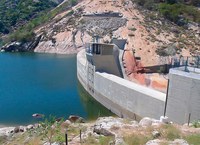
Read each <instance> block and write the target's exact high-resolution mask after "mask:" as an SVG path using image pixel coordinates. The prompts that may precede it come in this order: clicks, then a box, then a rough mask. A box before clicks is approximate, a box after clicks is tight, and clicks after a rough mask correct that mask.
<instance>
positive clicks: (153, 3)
mask: <svg viewBox="0 0 200 145" xmlns="http://www.w3.org/2000/svg"><path fill="white" fill-rule="evenodd" d="M136 3H137V4H138V5H140V6H143V7H144V8H146V9H149V10H153V11H158V12H159V13H160V14H161V15H163V16H164V17H165V18H167V19H168V20H170V21H172V22H174V23H176V24H178V25H184V24H186V23H187V22H189V21H193V22H197V23H200V11H199V10H198V9H197V7H199V6H200V0H191V1H188V2H185V1H184V0H166V1H165V2H162V1H161V0H136Z"/></svg>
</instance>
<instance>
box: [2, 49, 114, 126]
mask: <svg viewBox="0 0 200 145" xmlns="http://www.w3.org/2000/svg"><path fill="white" fill-rule="evenodd" d="M34 113H41V114H44V115H45V116H49V115H53V116H56V117H65V118H66V117H68V116H69V115H79V116H82V117H84V118H86V119H95V118H97V117H98V116H105V115H111V113H110V111H109V110H107V109H106V108H104V107H103V106H102V105H100V104H99V103H98V102H96V101H95V100H94V99H92V98H91V97H90V96H89V95H88V94H87V93H86V92H85V90H84V89H83V88H82V86H81V85H80V84H79V82H78V81H77V76H76V56H75V55H57V54H35V53H0V125H6V126H11V125H19V124H21V125H27V124H30V123H35V122H37V121H38V120H37V119H34V118H33V117H32V114H34Z"/></svg>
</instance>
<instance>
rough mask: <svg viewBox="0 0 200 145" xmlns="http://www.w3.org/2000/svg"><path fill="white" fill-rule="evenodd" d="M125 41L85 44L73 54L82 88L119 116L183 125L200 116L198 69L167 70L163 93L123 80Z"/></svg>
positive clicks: (180, 68) (199, 75) (199, 74)
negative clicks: (167, 74)
mask: <svg viewBox="0 0 200 145" xmlns="http://www.w3.org/2000/svg"><path fill="white" fill-rule="evenodd" d="M124 46H125V43H124V42H123V41H117V40H116V41H112V43H111V44H104V43H98V42H95V43H89V44H87V45H86V49H85V50H82V51H80V52H79V53H78V54H77V77H78V80H79V81H80V83H81V84H82V86H83V87H84V88H85V90H86V91H87V92H88V93H89V94H90V95H91V96H92V97H93V98H94V99H96V100H97V101H98V102H100V103H101V104H102V105H104V106H105V107H106V108H108V109H109V110H110V111H112V112H113V113H115V114H116V115H118V116H119V117H124V118H132V119H136V120H139V119H140V118H141V117H151V118H155V119H159V118H160V117H161V116H163V115H166V116H167V117H169V120H170V121H173V122H176V123H179V124H183V123H187V122H188V121H189V122H192V121H194V120H198V119H200V113H199V112H200V73H199V72H200V70H199V69H198V68H196V69H195V71H194V70H193V68H190V67H187V70H188V71H184V68H183V67H179V68H173V69H170V72H169V84H168V86H169V87H168V91H167V93H163V92H160V91H157V90H154V89H152V88H148V87H145V86H142V85H140V84H137V83H134V82H131V81H129V80H126V79H124V78H125V76H124V75H125V74H124V70H123V67H122V62H121V56H122V53H123V49H124Z"/></svg>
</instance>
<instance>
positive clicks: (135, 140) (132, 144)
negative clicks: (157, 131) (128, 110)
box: [124, 135, 152, 145]
mask: <svg viewBox="0 0 200 145" xmlns="http://www.w3.org/2000/svg"><path fill="white" fill-rule="evenodd" d="M151 139H152V138H151V137H146V136H143V135H130V136H126V137H124V141H125V143H127V144H128V145H142V144H145V143H147V142H148V141H149V140H151Z"/></svg>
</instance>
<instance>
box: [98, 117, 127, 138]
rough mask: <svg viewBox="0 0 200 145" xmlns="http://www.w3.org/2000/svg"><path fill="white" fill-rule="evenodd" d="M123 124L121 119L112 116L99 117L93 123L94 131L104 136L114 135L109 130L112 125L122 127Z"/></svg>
mask: <svg viewBox="0 0 200 145" xmlns="http://www.w3.org/2000/svg"><path fill="white" fill-rule="evenodd" d="M123 125H124V123H123V119H121V118H114V117H100V118H98V119H97V121H96V123H95V125H94V132H96V133H97V134H101V135H105V136H114V132H112V131H111V129H112V127H114V126H117V127H119V128H120V127H122V126H123Z"/></svg>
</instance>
